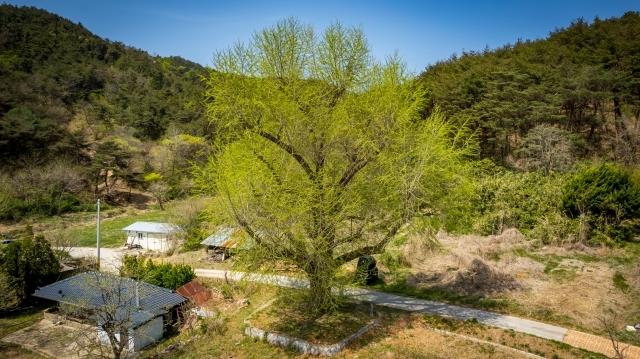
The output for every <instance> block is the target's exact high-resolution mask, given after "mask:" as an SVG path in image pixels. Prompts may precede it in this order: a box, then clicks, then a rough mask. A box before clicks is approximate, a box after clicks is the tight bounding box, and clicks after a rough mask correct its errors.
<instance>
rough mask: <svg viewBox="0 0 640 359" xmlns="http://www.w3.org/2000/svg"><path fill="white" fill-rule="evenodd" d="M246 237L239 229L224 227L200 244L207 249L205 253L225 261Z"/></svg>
mask: <svg viewBox="0 0 640 359" xmlns="http://www.w3.org/2000/svg"><path fill="white" fill-rule="evenodd" d="M246 237H247V235H246V233H245V232H244V231H243V230H241V229H238V228H230V227H224V228H221V229H220V230H218V231H217V232H215V233H213V234H212V235H210V236H209V237H207V238H205V239H204V240H203V241H202V242H200V244H201V245H203V246H205V247H206V248H207V253H210V254H212V255H213V256H216V257H220V258H221V260H225V259H226V258H228V257H229V256H230V255H231V253H232V251H233V250H234V249H236V248H238V247H239V246H240V244H242V243H243V242H244V241H245V239H246Z"/></svg>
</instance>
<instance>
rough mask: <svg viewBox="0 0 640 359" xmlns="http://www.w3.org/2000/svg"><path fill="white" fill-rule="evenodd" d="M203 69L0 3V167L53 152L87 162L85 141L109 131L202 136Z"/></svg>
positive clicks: (205, 129) (204, 130) (47, 15)
mask: <svg viewBox="0 0 640 359" xmlns="http://www.w3.org/2000/svg"><path fill="white" fill-rule="evenodd" d="M205 73H206V69H205V68H203V67H202V66H200V65H198V64H196V63H193V62H191V61H188V60H185V59H182V58H179V57H159V56H151V55H149V54H147V53H146V52H144V51H141V50H137V49H134V48H131V47H128V46H125V45H123V44H122V43H119V42H112V41H109V40H105V39H102V38H100V37H98V36H96V35H94V34H92V33H91V32H89V31H88V30H87V29H85V28H84V27H83V26H82V25H81V24H74V23H72V22H70V21H69V20H66V19H64V18H62V17H60V16H57V15H55V14H51V13H48V12H46V11H43V10H39V9H36V8H27V7H15V6H11V5H2V6H0V118H2V121H1V122H0V158H1V159H0V161H1V162H2V163H3V164H5V165H6V164H12V163H14V162H15V161H17V160H23V159H25V158H35V157H40V158H41V159H42V158H43V157H42V156H43V155H46V156H44V157H45V158H47V157H48V156H49V155H51V156H53V155H59V154H67V155H70V156H72V157H75V158H73V160H76V161H81V160H86V158H83V157H86V156H87V155H88V153H87V152H90V151H89V150H90V149H91V146H92V144H93V143H95V142H99V141H101V140H102V139H103V138H104V137H106V136H108V135H109V134H110V132H111V131H112V130H113V129H114V128H115V127H121V128H125V129H130V132H132V134H133V135H134V136H135V137H136V138H139V139H143V140H157V139H159V138H161V137H163V136H164V135H165V133H166V131H167V130H168V129H169V128H170V127H173V128H176V129H177V130H178V131H179V132H186V133H190V134H193V135H199V136H209V135H211V133H209V132H208V127H207V124H206V121H205V120H204V113H203V108H202V104H201V94H202V92H203V84H202V80H201V77H202V75H204V74H205ZM87 129H91V132H92V133H91V134H88V133H83V131H82V130H87ZM85 132H87V131H85Z"/></svg>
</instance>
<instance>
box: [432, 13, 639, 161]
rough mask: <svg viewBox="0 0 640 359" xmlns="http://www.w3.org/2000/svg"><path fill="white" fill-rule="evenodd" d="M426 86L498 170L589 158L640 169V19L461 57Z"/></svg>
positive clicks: (581, 24) (585, 26)
mask: <svg viewBox="0 0 640 359" xmlns="http://www.w3.org/2000/svg"><path fill="white" fill-rule="evenodd" d="M420 79H421V81H422V83H423V84H424V85H425V86H426V87H427V89H428V90H429V102H430V106H431V107H432V108H433V107H434V106H436V105H437V106H439V107H440V108H441V109H442V110H443V111H444V113H445V114H446V115H447V116H448V117H449V118H451V119H454V120H456V121H458V122H460V123H468V124H469V125H470V126H471V127H473V128H474V129H475V130H476V131H477V134H478V138H479V142H480V146H481V156H482V157H488V158H492V159H494V160H495V161H497V162H498V163H501V164H506V165H510V166H514V167H519V168H523V169H537V168H541V167H549V166H551V167H554V166H556V167H558V166H559V167H563V166H566V165H569V164H570V163H571V162H572V161H575V160H576V159H581V158H600V159H605V160H613V161H617V162H622V163H626V164H633V163H638V162H639V161H640V13H638V12H628V13H626V14H625V15H624V16H622V17H620V18H613V19H608V20H599V19H595V20H594V21H593V22H592V23H587V22H585V21H582V20H578V21H576V22H574V23H573V24H572V25H571V26H569V27H568V28H566V29H561V30H557V31H555V32H553V33H551V35H550V36H549V37H548V38H547V39H545V40H539V41H521V42H518V43H516V44H515V45H508V46H505V47H503V48H500V49H497V50H493V51H490V50H486V51H484V52H477V53H475V52H472V53H464V54H462V55H461V56H453V57H451V58H450V59H449V60H447V61H443V62H440V63H438V64H435V65H433V66H430V67H429V68H427V69H426V71H425V72H424V73H422V74H421V76H420ZM540 147H543V149H542V151H541V148H540ZM545 149H546V151H547V152H548V151H549V149H553V150H552V151H553V152H554V157H555V158H554V159H551V158H548V159H545V158H541V157H545V156H546V157H550V156H549V153H547V154H546V155H545V154H544V152H545V151H544V150H545ZM550 161H552V162H554V163H549V162H550Z"/></svg>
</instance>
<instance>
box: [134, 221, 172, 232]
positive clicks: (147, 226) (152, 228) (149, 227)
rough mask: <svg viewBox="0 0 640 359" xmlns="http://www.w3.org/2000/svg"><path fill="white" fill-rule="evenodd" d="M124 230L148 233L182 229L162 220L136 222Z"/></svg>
mask: <svg viewBox="0 0 640 359" xmlns="http://www.w3.org/2000/svg"><path fill="white" fill-rule="evenodd" d="M122 230H123V231H133V232H148V233H167V234H168V233H173V232H176V231H179V230H180V227H178V226H176V225H175V224H171V223H160V222H135V223H132V224H130V225H128V226H126V227H124V228H122Z"/></svg>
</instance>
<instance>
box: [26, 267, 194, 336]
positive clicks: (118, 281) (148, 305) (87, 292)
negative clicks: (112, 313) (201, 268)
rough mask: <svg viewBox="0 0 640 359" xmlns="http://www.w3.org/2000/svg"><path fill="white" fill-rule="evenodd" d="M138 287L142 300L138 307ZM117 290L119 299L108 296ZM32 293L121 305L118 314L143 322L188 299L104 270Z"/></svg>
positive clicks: (64, 300)
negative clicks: (103, 271)
mask: <svg viewBox="0 0 640 359" xmlns="http://www.w3.org/2000/svg"><path fill="white" fill-rule="evenodd" d="M136 287H137V292H138V294H137V296H138V300H139V302H140V305H139V306H138V307H137V308H136ZM116 288H120V290H118V289H116ZM114 294H118V295H119V298H118V299H117V302H116V299H113V300H112V299H109V298H110V295H114ZM33 296H34V297H38V298H44V299H49V300H53V301H56V302H62V303H67V304H72V305H76V306H78V307H84V308H100V307H102V306H104V305H118V307H119V309H122V312H121V314H119V315H125V314H128V315H130V316H131V317H132V321H133V322H134V324H136V323H138V324H141V323H143V322H145V321H147V320H149V319H151V318H153V317H155V316H157V315H159V314H162V313H165V312H166V311H167V310H168V309H170V308H172V307H174V306H176V305H178V304H181V303H183V302H184V301H185V300H186V299H185V298H184V297H183V296H181V295H180V294H177V293H174V292H173V291H171V290H169V289H166V288H162V287H158V286H155V285H153V284H149V283H145V282H142V281H136V280H133V279H131V278H124V277H118V276H116V275H113V274H108V273H102V272H85V273H80V274H77V275H75V276H73V277H69V278H67V279H64V280H61V281H58V282H55V283H53V284H50V285H48V286H46V287H42V288H39V289H38V290H36V291H35V293H33Z"/></svg>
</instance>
